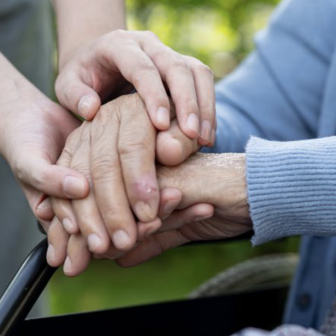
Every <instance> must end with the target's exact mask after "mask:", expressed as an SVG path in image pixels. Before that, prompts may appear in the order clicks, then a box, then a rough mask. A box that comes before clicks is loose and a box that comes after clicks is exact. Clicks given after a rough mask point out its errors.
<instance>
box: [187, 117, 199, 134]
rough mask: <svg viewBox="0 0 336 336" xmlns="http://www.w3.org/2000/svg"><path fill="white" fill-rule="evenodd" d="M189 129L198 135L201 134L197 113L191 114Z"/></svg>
mask: <svg viewBox="0 0 336 336" xmlns="http://www.w3.org/2000/svg"><path fill="white" fill-rule="evenodd" d="M187 127H188V128H189V129H191V130H192V131H194V132H196V133H197V134H199V119H198V116H197V115H196V114H195V113H191V114H189V117H188V120H187Z"/></svg>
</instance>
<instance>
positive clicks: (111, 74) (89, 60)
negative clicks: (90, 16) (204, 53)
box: [55, 30, 216, 146]
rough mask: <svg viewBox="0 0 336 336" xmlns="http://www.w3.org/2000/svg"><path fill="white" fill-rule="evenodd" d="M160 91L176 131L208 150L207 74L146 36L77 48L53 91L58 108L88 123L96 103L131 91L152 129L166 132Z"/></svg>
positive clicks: (211, 132) (211, 99)
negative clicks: (172, 106)
mask: <svg viewBox="0 0 336 336" xmlns="http://www.w3.org/2000/svg"><path fill="white" fill-rule="evenodd" d="M165 85H166V86H167V88H168V90H169V92H170V95H171V97H172V100H173V102H174V104H175V107H176V113H177V118H178V122H179V125H180V127H181V129H182V131H183V132H184V133H185V134H186V135H187V136H188V137H190V138H191V139H195V138H198V137H199V136H200V138H199V143H200V144H201V145H209V146H211V145H212V144H213V143H214V141H215V127H216V126H215V95H214V80H213V74H212V72H211V70H210V69H209V68H208V67H207V66H206V65H204V64H203V63H202V62H200V61H199V60H197V59H195V58H192V57H189V56H183V55H180V54H178V53H176V52H175V51H173V50H171V49H170V48H169V47H167V46H165V45H163V44H162V43H161V41H160V40H159V39H158V38H157V37H156V36H155V34H153V33H151V32H131V31H124V30H115V31H113V32H110V33H108V34H106V35H103V36H102V37H101V38H99V39H97V40H95V41H94V42H89V43H87V44H85V45H80V46H79V47H78V48H77V49H76V50H75V51H72V52H71V55H67V56H66V57H63V59H62V60H61V63H60V74H59V76H58V78H57V81H56V87H55V89H56V94H57V97H58V99H59V101H60V103H61V104H62V105H63V106H65V107H67V108H68V109H70V110H71V111H73V112H75V113H78V114H79V115H81V116H82V117H83V118H85V119H86V120H91V119H92V118H93V117H94V116H95V114H96V113H97V111H98V110H99V107H100V106H101V101H103V102H106V101H108V100H111V98H115V97H117V96H120V95H122V94H125V93H129V92H130V91H131V90H132V88H133V86H134V87H135V89H136V90H137V91H138V93H139V95H140V96H141V97H142V99H143V100H144V102H145V105H146V108H147V110H148V113H149V116H150V119H151V121H152V123H153V124H154V126H155V127H156V128H157V129H158V130H167V129H168V128H169V121H170V118H169V110H170V104H169V99H168V95H167V92H166V89H165Z"/></svg>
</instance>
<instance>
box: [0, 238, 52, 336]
mask: <svg viewBox="0 0 336 336" xmlns="http://www.w3.org/2000/svg"><path fill="white" fill-rule="evenodd" d="M47 248H48V242H47V239H44V240H43V241H42V242H41V243H40V244H38V245H37V246H36V247H35V248H34V250H33V251H32V252H31V253H30V254H29V255H28V257H27V258H26V260H25V261H24V263H23V264H22V266H21V267H20V269H19V271H18V272H17V274H16V275H15V277H14V278H13V280H12V282H11V283H10V285H9V286H8V287H7V289H6V291H5V292H4V294H3V296H2V297H1V299H0V335H1V336H9V335H12V334H13V332H14V331H15V330H16V328H18V327H19V326H20V325H21V323H22V322H23V321H24V320H25V318H26V316H27V315H28V313H29V311H30V310H31V308H32V307H33V305H34V304H35V302H36V301H37V299H38V298H39V296H40V294H41V293H42V291H43V290H44V288H45V286H46V285H47V284H48V282H49V280H50V278H51V277H52V275H53V274H54V272H55V271H56V268H52V267H50V266H49V265H48V264H47V261H46V252H47Z"/></svg>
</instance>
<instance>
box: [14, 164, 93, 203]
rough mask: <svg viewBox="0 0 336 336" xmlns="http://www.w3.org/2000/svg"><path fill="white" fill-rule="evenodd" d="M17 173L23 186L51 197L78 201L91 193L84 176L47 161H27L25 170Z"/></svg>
mask: <svg viewBox="0 0 336 336" xmlns="http://www.w3.org/2000/svg"><path fill="white" fill-rule="evenodd" d="M14 171H15V170H14ZM16 171H17V177H18V179H19V181H20V182H21V183H22V184H24V185H26V186H29V187H32V188H33V189H36V190H38V191H40V192H42V193H44V194H46V195H49V196H55V197H59V198H70V199H78V198H85V197H86V196H87V195H88V193H89V183H88V181H87V179H86V178H85V177H84V176H83V175H82V174H80V173H78V172H76V171H74V170H72V169H70V168H67V167H61V166H57V165H54V164H51V163H50V162H48V161H47V160H45V159H36V158H35V159H34V160H27V161H26V162H25V166H24V168H23V169H18V170H16Z"/></svg>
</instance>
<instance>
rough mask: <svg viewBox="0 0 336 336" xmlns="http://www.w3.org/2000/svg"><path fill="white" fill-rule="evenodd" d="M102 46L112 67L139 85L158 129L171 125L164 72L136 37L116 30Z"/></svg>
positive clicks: (136, 85)
mask: <svg viewBox="0 0 336 336" xmlns="http://www.w3.org/2000/svg"><path fill="white" fill-rule="evenodd" d="M132 34H133V35H134V32H132ZM125 41H128V42H129V43H125ZM100 48H101V49H100V53H99V54H100V55H101V57H102V58H103V59H104V60H106V62H108V65H109V67H110V68H111V69H113V70H114V71H115V70H118V71H120V73H121V74H122V75H123V77H124V78H125V79H126V80H127V81H129V82H130V83H132V84H133V86H134V87H135V88H136V90H137V92H138V93H139V95H140V96H141V98H142V99H143V100H144V102H145V104H146V107H147V110H148V113H149V115H150V118H151V120H152V122H153V124H154V126H155V127H156V128H157V129H158V130H166V129H168V127H169V108H170V106H169V99H168V95H167V92H166V89H165V87H164V85H163V83H162V79H161V77H160V73H159V72H158V69H157V68H156V66H155V65H154V64H153V62H152V60H151V59H150V58H149V57H148V56H147V55H146V53H145V52H144V51H143V50H142V49H141V48H140V47H139V45H138V44H137V43H136V42H135V41H134V40H133V38H132V40H130V39H129V32H125V31H120V30H118V31H115V32H114V40H113V42H112V43H111V40H106V43H103V44H102V45H101V47H100ZM120 55H123V57H120Z"/></svg>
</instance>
